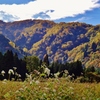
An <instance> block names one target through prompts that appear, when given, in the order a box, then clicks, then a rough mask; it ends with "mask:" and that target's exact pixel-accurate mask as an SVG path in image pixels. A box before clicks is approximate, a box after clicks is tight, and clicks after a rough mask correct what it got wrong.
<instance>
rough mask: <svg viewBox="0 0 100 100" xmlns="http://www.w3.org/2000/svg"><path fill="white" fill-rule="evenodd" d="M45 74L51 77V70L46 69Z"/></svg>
mask: <svg viewBox="0 0 100 100" xmlns="http://www.w3.org/2000/svg"><path fill="white" fill-rule="evenodd" d="M44 73H46V74H47V75H48V76H49V75H50V69H48V68H45V69H44Z"/></svg>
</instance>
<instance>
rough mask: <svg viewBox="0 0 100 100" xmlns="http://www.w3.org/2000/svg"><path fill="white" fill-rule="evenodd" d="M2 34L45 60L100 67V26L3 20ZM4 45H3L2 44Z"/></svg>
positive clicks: (47, 21) (0, 28)
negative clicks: (76, 62)
mask: <svg viewBox="0 0 100 100" xmlns="http://www.w3.org/2000/svg"><path fill="white" fill-rule="evenodd" d="M0 33H1V34H2V35H4V36H5V37H7V38H8V39H9V40H10V41H12V42H13V43H15V44H16V45H17V46H18V47H19V48H20V49H22V51H24V52H26V53H29V54H31V55H37V56H38V57H39V58H41V59H43V56H44V55H45V54H48V56H49V60H50V61H53V60H58V61H59V62H62V63H64V62H66V61H68V62H71V61H76V60H80V61H82V63H83V66H86V67H89V66H95V67H100V25H96V26H93V25H90V24H86V23H79V22H70V23H64V22H61V23H55V22H53V21H49V20H31V19H30V20H23V21H15V22H8V23H5V22H3V21H0ZM1 47H2V46H1Z"/></svg>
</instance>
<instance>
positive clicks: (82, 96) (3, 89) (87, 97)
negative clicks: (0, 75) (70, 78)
mask: <svg viewBox="0 0 100 100" xmlns="http://www.w3.org/2000/svg"><path fill="white" fill-rule="evenodd" d="M0 100H100V83H98V84H97V83H92V84H91V83H72V82H67V81H66V79H65V78H61V79H43V80H42V81H40V80H37V81H33V82H32V83H31V84H30V83H29V82H13V81H0Z"/></svg>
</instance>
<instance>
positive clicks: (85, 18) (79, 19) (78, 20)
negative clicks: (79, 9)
mask: <svg viewBox="0 0 100 100" xmlns="http://www.w3.org/2000/svg"><path fill="white" fill-rule="evenodd" d="M88 19H91V18H89V17H81V18H78V19H77V20H75V21H74V22H80V21H81V22H82V21H84V20H88Z"/></svg>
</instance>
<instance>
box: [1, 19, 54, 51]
mask: <svg viewBox="0 0 100 100" xmlns="http://www.w3.org/2000/svg"><path fill="white" fill-rule="evenodd" d="M53 24H54V22H52V21H46V20H45V21H43V20H23V21H16V22H12V23H6V25H5V26H4V27H5V28H4V29H3V31H2V34H4V35H5V36H6V37H8V38H9V39H10V40H12V41H13V42H15V43H16V45H18V46H20V47H21V48H27V49H30V47H31V46H32V44H33V43H35V42H37V41H39V40H40V39H41V38H42V36H43V35H44V34H46V29H47V28H51V27H52V26H53Z"/></svg>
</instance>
